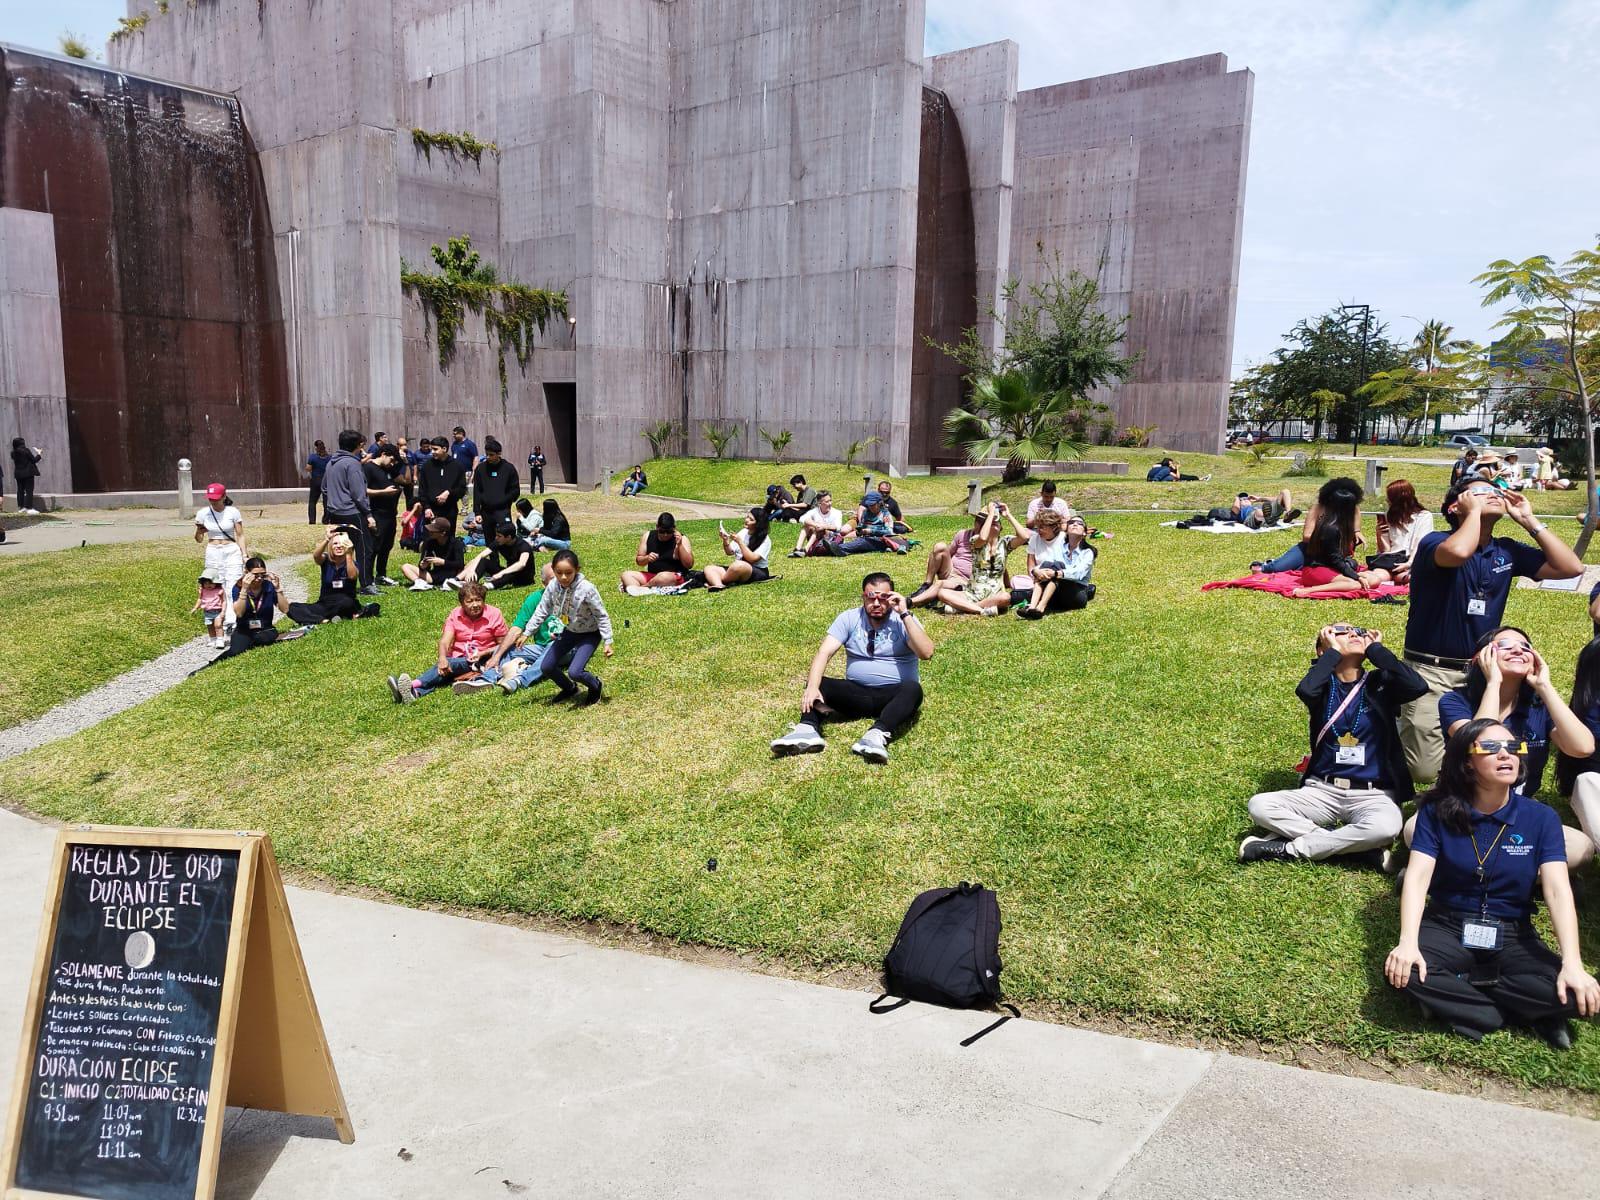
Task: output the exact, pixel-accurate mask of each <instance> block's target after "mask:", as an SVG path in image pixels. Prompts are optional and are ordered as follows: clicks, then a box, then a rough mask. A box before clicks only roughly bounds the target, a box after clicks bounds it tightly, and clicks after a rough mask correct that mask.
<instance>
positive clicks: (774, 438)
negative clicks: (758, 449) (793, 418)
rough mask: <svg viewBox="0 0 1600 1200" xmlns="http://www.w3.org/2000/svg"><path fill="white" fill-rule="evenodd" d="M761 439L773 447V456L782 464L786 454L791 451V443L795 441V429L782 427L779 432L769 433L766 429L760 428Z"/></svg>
mask: <svg viewBox="0 0 1600 1200" xmlns="http://www.w3.org/2000/svg"><path fill="white" fill-rule="evenodd" d="M757 432H759V433H760V434H761V440H762V441H763V442H765V443H766V444H767V445H769V446H771V447H772V457H773V458H775V459H777V460H778V462H779V463H780V464H781V463H782V462H783V458H784V455H786V454H788V453H789V443H790V442H792V441H794V430H792V429H780V430H778V432H777V433H768V432H767V431H766V430H765V429H758V430H757Z"/></svg>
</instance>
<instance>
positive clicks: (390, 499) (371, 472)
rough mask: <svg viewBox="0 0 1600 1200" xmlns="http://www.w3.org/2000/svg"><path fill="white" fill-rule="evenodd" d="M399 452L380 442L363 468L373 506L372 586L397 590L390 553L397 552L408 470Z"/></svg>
mask: <svg viewBox="0 0 1600 1200" xmlns="http://www.w3.org/2000/svg"><path fill="white" fill-rule="evenodd" d="M398 458H399V451H397V450H396V449H395V448H394V447H393V446H391V445H390V444H389V443H387V442H379V443H377V446H376V448H375V452H374V453H373V454H372V456H371V457H370V458H368V459H367V461H366V462H364V463H362V464H361V472H362V474H363V475H365V476H366V479H367V500H368V502H369V503H371V505H372V519H373V521H374V522H376V524H375V525H374V526H373V530H372V582H373V583H375V584H380V583H381V584H382V585H383V586H384V587H394V586H395V581H394V580H393V579H390V578H389V552H390V551H391V550H393V549H394V531H395V524H396V522H397V521H398V520H399V515H400V476H401V474H402V473H403V472H404V470H405V468H404V467H402V466H400V465H399V463H398V461H397V460H398Z"/></svg>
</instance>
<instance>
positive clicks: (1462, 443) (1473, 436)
mask: <svg viewBox="0 0 1600 1200" xmlns="http://www.w3.org/2000/svg"><path fill="white" fill-rule="evenodd" d="M1444 444H1445V445H1446V446H1448V447H1450V448H1451V449H1452V450H1488V449H1490V448H1491V447H1490V445H1489V439H1488V438H1486V437H1484V436H1483V434H1481V433H1453V434H1451V435H1450V436H1449V437H1448V438H1446V439H1445V441H1444Z"/></svg>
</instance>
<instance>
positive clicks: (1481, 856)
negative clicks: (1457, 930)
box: [1461, 825, 1506, 950]
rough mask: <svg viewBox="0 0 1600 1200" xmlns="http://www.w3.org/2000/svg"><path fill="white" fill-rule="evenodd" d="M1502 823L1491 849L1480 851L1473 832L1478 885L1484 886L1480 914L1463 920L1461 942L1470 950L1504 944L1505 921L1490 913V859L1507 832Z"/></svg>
mask: <svg viewBox="0 0 1600 1200" xmlns="http://www.w3.org/2000/svg"><path fill="white" fill-rule="evenodd" d="M1505 831H1506V829H1505V826H1504V825H1502V826H1501V827H1500V828H1499V829H1498V830H1497V831H1496V832H1495V835H1494V841H1492V842H1490V843H1489V849H1488V850H1486V851H1484V852H1482V853H1479V851H1478V835H1477V834H1476V833H1474V834H1472V835H1471V837H1472V853H1473V856H1474V857H1476V858H1477V860H1478V870H1477V876H1478V885H1479V886H1480V887H1481V888H1483V899H1482V901H1481V902H1480V904H1479V906H1478V915H1477V916H1476V917H1468V918H1466V919H1465V920H1464V921H1462V922H1461V944H1462V945H1463V946H1465V947H1466V948H1467V949H1468V950H1498V949H1500V947H1501V944H1502V934H1503V933H1504V923H1503V922H1502V921H1501V920H1500V918H1499V917H1491V916H1490V915H1489V859H1490V856H1491V855H1493V854H1494V848H1495V847H1496V846H1497V845H1499V844H1500V835H1501V834H1503V833H1505Z"/></svg>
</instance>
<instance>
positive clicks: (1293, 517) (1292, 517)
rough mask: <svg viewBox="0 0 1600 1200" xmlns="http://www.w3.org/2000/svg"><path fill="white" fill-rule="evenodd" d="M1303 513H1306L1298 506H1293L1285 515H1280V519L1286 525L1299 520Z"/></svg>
mask: <svg viewBox="0 0 1600 1200" xmlns="http://www.w3.org/2000/svg"><path fill="white" fill-rule="evenodd" d="M1302 515H1304V514H1302V513H1301V511H1300V510H1299V509H1298V508H1291V509H1290V510H1289V511H1288V512H1286V513H1284V514H1283V516H1281V517H1279V518H1278V520H1279V521H1281V522H1282V523H1283V524H1285V525H1292V524H1294V522H1296V521H1298V520H1299V519H1300V518H1301V516H1302Z"/></svg>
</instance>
